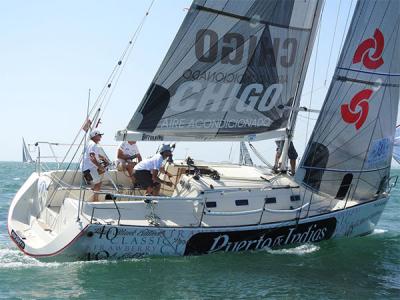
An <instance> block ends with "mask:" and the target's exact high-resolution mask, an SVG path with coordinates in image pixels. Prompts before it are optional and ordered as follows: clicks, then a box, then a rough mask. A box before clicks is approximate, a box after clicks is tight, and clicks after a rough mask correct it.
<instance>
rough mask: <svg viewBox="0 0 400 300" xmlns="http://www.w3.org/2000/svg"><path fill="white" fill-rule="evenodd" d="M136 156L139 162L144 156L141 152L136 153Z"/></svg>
mask: <svg viewBox="0 0 400 300" xmlns="http://www.w3.org/2000/svg"><path fill="white" fill-rule="evenodd" d="M136 158H137V159H138V161H139V162H141V161H142V156H141V155H140V153H137V154H136Z"/></svg>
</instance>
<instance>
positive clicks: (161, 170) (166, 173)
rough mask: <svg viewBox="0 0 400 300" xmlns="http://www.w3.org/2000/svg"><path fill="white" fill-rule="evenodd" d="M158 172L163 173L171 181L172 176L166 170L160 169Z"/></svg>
mask: <svg viewBox="0 0 400 300" xmlns="http://www.w3.org/2000/svg"><path fill="white" fill-rule="evenodd" d="M160 172H162V173H164V174H165V175H167V176H168V178H169V179H171V177H172V176H173V175H172V174H171V173H169V172H168V171H167V170H165V168H164V167H161V168H160Z"/></svg>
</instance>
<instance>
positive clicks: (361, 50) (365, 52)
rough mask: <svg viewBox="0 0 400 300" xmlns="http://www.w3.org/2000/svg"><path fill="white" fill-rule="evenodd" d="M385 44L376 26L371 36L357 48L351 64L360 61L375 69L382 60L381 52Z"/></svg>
mask: <svg viewBox="0 0 400 300" xmlns="http://www.w3.org/2000/svg"><path fill="white" fill-rule="evenodd" d="M384 45H385V39H384V37H383V34H382V32H381V31H380V30H379V29H378V28H377V29H375V32H374V37H373V38H368V39H366V40H364V41H363V42H362V43H361V44H360V45H359V46H358V48H357V50H356V52H355V53H354V57H353V64H356V63H359V62H361V61H362V63H363V65H364V66H365V67H366V68H368V69H377V68H379V67H380V66H381V65H382V64H383V63H384V62H383V59H382V52H383V48H384ZM371 49H374V50H375V52H374V53H373V54H372V55H370V50H371Z"/></svg>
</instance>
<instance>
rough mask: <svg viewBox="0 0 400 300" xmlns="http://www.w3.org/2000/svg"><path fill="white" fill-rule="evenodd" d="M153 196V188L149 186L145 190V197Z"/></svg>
mask: <svg viewBox="0 0 400 300" xmlns="http://www.w3.org/2000/svg"><path fill="white" fill-rule="evenodd" d="M151 194H153V188H152V187H151V186H148V187H147V189H146V195H151Z"/></svg>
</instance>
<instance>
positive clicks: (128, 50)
mask: <svg viewBox="0 0 400 300" xmlns="http://www.w3.org/2000/svg"><path fill="white" fill-rule="evenodd" d="M154 2H155V0H152V1H151V3H150V5H149V7H148V9H147V10H146V13H145V15H144V17H143V18H142V21H141V22H140V23H139V26H138V27H137V28H136V30H135V32H134V33H133V35H132V37H131V39H130V40H129V42H128V45H127V46H126V47H125V49H124V51H123V53H122V55H121V57H120V59H119V60H118V62H117V64H116V65H115V66H114V68H113V70H112V71H111V74H110V75H109V77H108V78H107V81H106V83H105V85H104V86H103V88H102V90H101V91H100V94H99V96H98V97H97V99H96V101H95V102H94V104H93V106H92V108H91V109H90V111H89V114H88V115H89V117H90V116H92V115H93V113H94V114H95V115H96V114H97V117H98V120H100V115H99V113H100V107H101V105H102V104H103V103H104V99H105V98H106V96H107V93H108V91H109V89H110V87H111V86H112V83H113V81H114V79H115V78H116V76H117V74H118V73H119V71H118V70H119V69H121V65H122V62H124V64H123V65H122V67H124V66H125V64H126V62H125V58H127V57H128V56H129V55H130V53H131V51H132V50H131V48H133V45H134V43H135V42H136V39H137V36H138V34H139V33H140V30H141V29H142V28H143V24H144V21H145V19H146V17H147V16H148V15H149V13H150V9H151V8H152V6H153V4H154ZM118 78H119V76H118ZM95 119H97V118H96V117H94V118H93V121H95ZM86 122H87V120H85V122H84V124H83V126H84V125H85V124H86ZM97 123H98V121H97V122H93V123H92V126H93V125H94V126H95V127H96V125H98V124H97ZM83 126H82V127H83ZM82 127H81V128H79V130H78V132H77V134H76V136H75V138H74V140H73V142H72V143H71V145H72V144H75V143H76V141H77V139H78V137H79V135H80V133H81V129H82ZM92 128H93V127H91V128H90V129H92ZM80 144H82V141H81V143H80ZM71 148H72V147H70V148H69V149H68V150H67V152H66V154H65V156H64V158H63V160H62V162H63V163H64V162H65V160H66V159H67V156H68V154H69V153H70V151H71Z"/></svg>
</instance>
